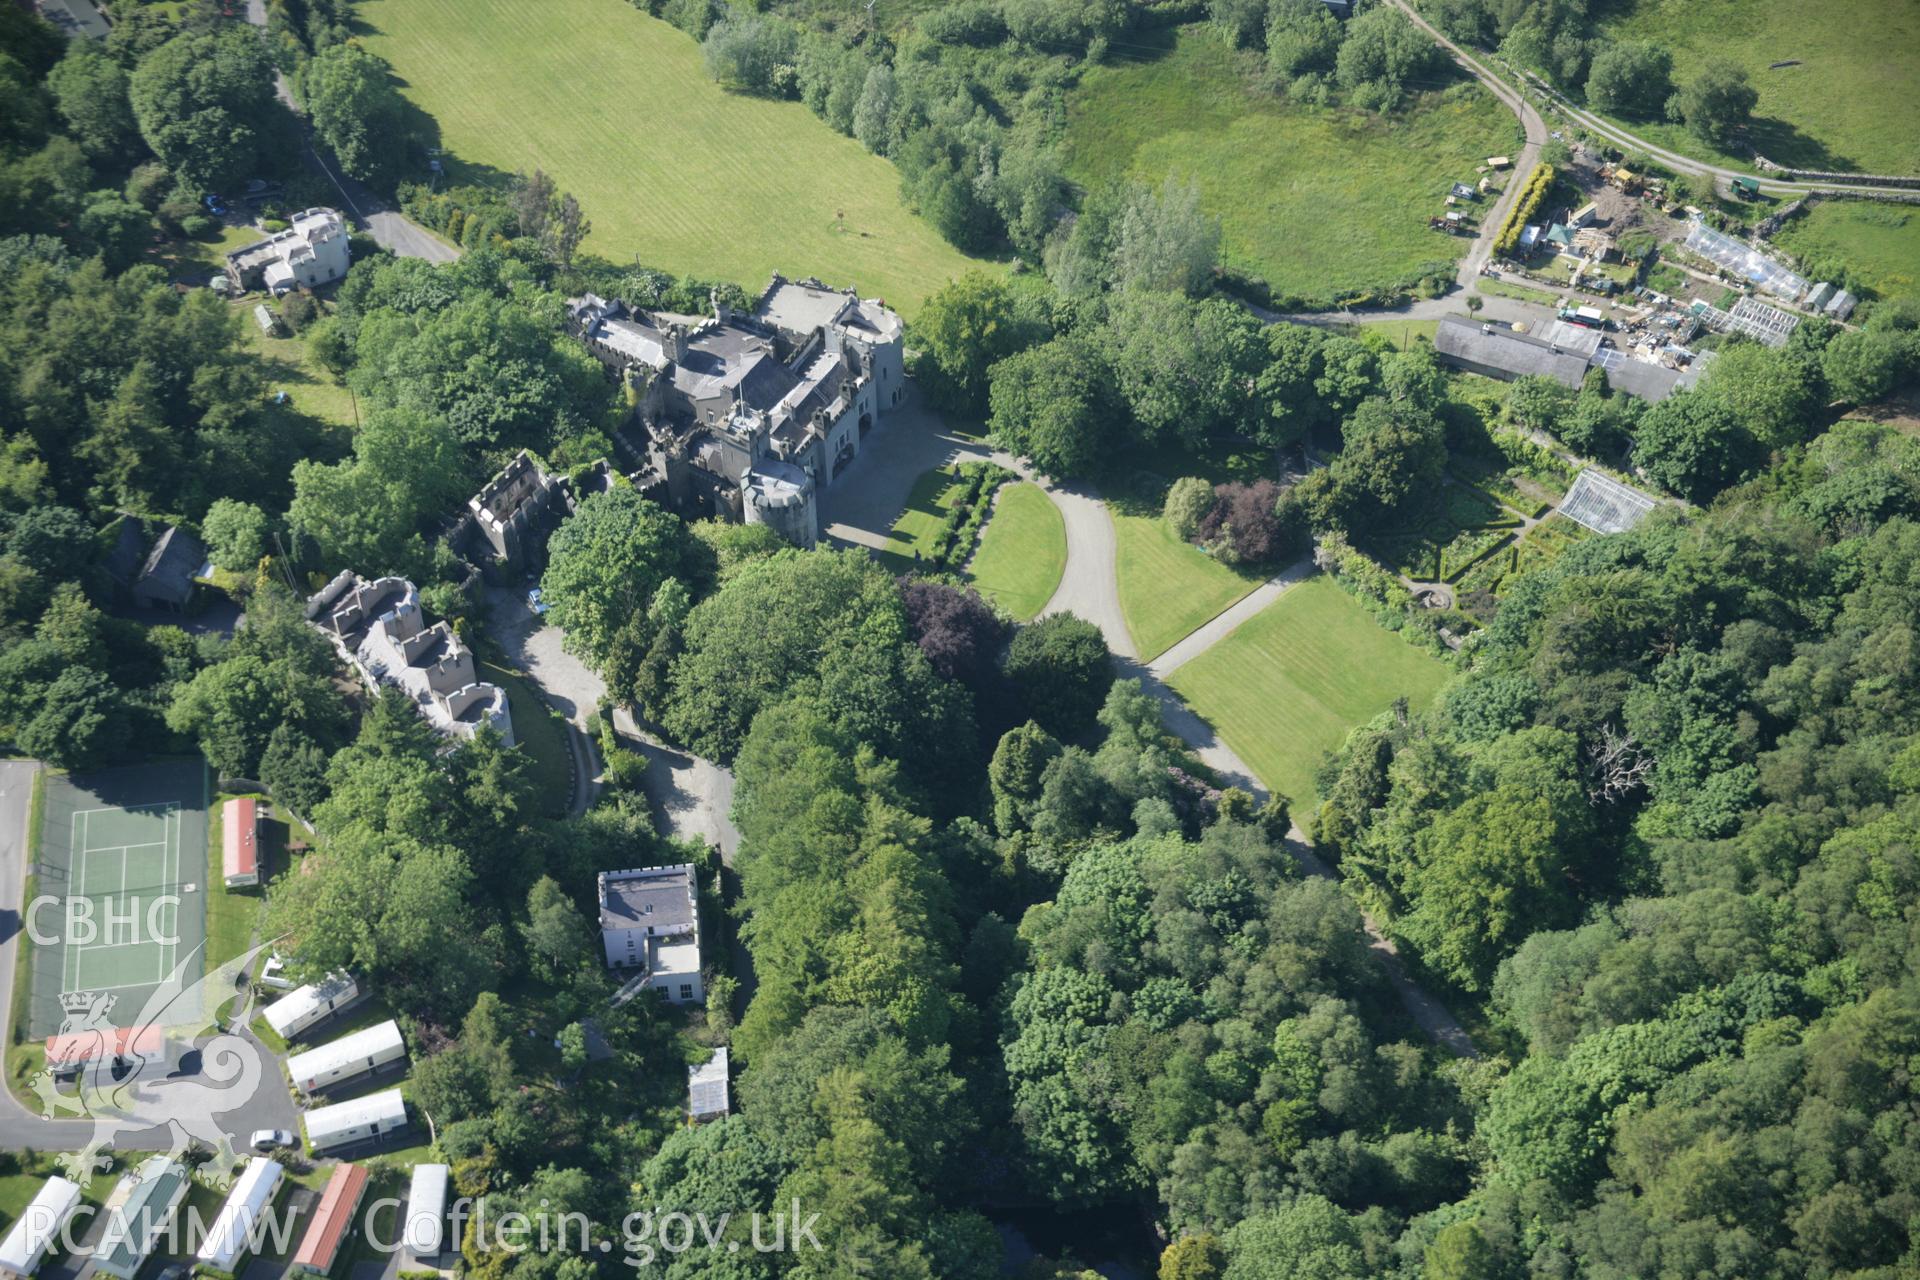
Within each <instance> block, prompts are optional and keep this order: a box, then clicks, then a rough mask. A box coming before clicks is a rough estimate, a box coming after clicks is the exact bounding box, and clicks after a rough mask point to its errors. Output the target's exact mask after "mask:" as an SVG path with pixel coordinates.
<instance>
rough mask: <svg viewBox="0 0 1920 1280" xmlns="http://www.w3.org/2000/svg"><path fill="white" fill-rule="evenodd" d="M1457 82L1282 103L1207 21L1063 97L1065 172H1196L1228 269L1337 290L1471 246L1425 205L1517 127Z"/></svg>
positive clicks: (1291, 290) (1304, 289) (1304, 290)
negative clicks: (1453, 92)
mask: <svg viewBox="0 0 1920 1280" xmlns="http://www.w3.org/2000/svg"><path fill="white" fill-rule="evenodd" d="M1140 38H1141V39H1143V40H1145V39H1148V37H1144V36H1143V37H1140ZM1458 92H1459V94H1460V96H1458V97H1447V98H1444V99H1442V98H1440V97H1438V96H1430V97H1428V98H1426V99H1424V100H1423V101H1422V102H1421V104H1420V105H1419V106H1418V107H1416V108H1415V109H1413V110H1412V111H1410V112H1408V113H1406V114H1404V115H1399V116H1392V117H1382V116H1373V115H1367V114H1364V113H1360V112H1348V111H1330V110H1323V109H1320V108H1315V107H1305V106H1295V105H1290V104H1288V103H1286V102H1284V101H1282V100H1281V99H1279V98H1277V97H1275V96H1274V95H1273V94H1272V93H1269V92H1267V91H1265V90H1262V89H1259V88H1257V87H1255V86H1254V85H1253V84H1252V82H1251V74H1250V72H1249V70H1248V64H1247V63H1245V62H1244V61H1243V60H1242V56H1241V55H1238V54H1236V53H1234V52H1233V51H1232V50H1230V49H1229V48H1228V47H1227V45H1226V43H1225V42H1224V41H1223V39H1222V38H1221V37H1220V36H1219V35H1218V34H1216V33H1215V32H1214V31H1213V29H1211V28H1209V27H1190V28H1186V29H1184V30H1182V31H1181V32H1180V33H1179V35H1178V39H1177V41H1176V42H1175V43H1174V44H1173V46H1172V48H1171V49H1170V51H1169V52H1167V53H1166V54H1165V55H1164V56H1161V57H1159V58H1157V59H1154V60H1151V61H1130V62H1126V63H1122V64H1120V65H1116V66H1110V67H1097V68H1095V69H1093V70H1092V71H1090V72H1088V73H1087V76H1086V79H1085V80H1084V81H1083V82H1082V85H1081V88H1080V90H1079V91H1078V92H1077V93H1076V94H1075V95H1074V96H1073V97H1072V98H1071V99H1070V100H1069V103H1068V110H1067V126H1068V127H1067V136H1066V161H1067V171H1068V174H1069V176H1071V177H1072V178H1073V179H1074V180H1075V181H1077V182H1080V183H1082V184H1085V185H1088V186H1092V185H1097V184H1099V183H1102V182H1105V181H1107V180H1108V179H1113V178H1119V177H1122V176H1129V175H1130V176H1132V177H1135V178H1139V179H1141V180H1143V181H1145V182H1148V183H1151V184H1154V185H1158V184H1159V183H1160V182H1161V181H1162V180H1164V179H1165V178H1166V177H1167V176H1168V175H1169V174H1171V175H1173V176H1174V177H1175V178H1177V179H1178V180H1180V181H1182V182H1184V181H1187V180H1189V179H1195V178H1197V179H1198V181H1199V184H1200V195H1201V203H1202V205H1203V206H1204V207H1205V208H1206V209H1207V211H1208V212H1210V213H1214V214H1217V215H1219V217H1220V220H1221V229H1222V240H1223V245H1222V249H1223V256H1224V258H1225V259H1226V261H1227V263H1228V264H1229V265H1231V266H1237V267H1241V268H1244V269H1246V270H1248V271H1251V272H1253V273H1255V274H1257V275H1260V276H1263V277H1265V278H1266V280H1267V281H1268V283H1270V284H1271V285H1272V286H1273V287H1274V288H1275V290H1277V291H1279V292H1282V293H1288V294H1296V295H1300V296H1306V297H1321V296H1330V295H1333V294H1335V293H1338V292H1341V291H1346V290H1355V289H1364V288H1366V287H1368V286H1371V285H1375V284H1379V283H1383V282H1387V281H1391V280H1395V279H1398V278H1400V277H1402V276H1404V275H1407V274H1409V273H1410V272H1412V271H1413V270H1414V269H1415V268H1417V267H1419V266H1420V265H1421V264H1423V263H1427V262H1434V261H1448V262H1451V261H1454V260H1457V259H1458V258H1459V257H1460V256H1461V255H1463V254H1464V253H1465V252H1466V251H1467V247H1468V241H1466V240H1464V239H1459V238H1456V237H1453V236H1448V235H1446V234H1445V233H1443V232H1439V231H1432V230H1429V229H1428V227H1427V216H1428V215H1429V214H1430V213H1438V212H1440V210H1441V207H1442V205H1441V201H1442V200H1443V198H1444V197H1445V196H1446V193H1447V184H1448V183H1449V182H1452V181H1455V180H1467V181H1471V180H1472V179H1473V176H1474V175H1473V166H1474V165H1476V164H1478V163H1480V162H1481V161H1482V160H1484V159H1485V158H1486V157H1487V156H1489V155H1492V154H1495V153H1497V152H1501V151H1509V150H1512V148H1513V145H1514V143H1515V140H1516V138H1517V137H1518V132H1517V130H1518V126H1517V125H1516V123H1515V122H1514V118H1513V116H1512V115H1511V114H1510V113H1509V112H1507V111H1506V110H1505V109H1504V108H1503V107H1501V106H1500V105H1499V104H1498V103H1497V102H1495V101H1494V99H1493V97H1492V96H1491V95H1490V94H1487V93H1485V92H1483V91H1481V90H1479V89H1477V88H1463V89H1462V90H1460V91H1458Z"/></svg>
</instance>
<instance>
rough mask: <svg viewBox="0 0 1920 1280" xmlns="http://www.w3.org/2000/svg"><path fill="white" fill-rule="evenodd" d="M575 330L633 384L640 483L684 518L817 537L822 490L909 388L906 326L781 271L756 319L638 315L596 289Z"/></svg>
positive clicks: (627, 439) (623, 435) (633, 459)
mask: <svg viewBox="0 0 1920 1280" xmlns="http://www.w3.org/2000/svg"><path fill="white" fill-rule="evenodd" d="M567 319H568V327H569V329H570V330H571V331H572V332H573V334H574V335H575V336H576V337H578V338H580V339H581V340H582V341H583V342H585V343H586V345H587V349H588V350H589V351H591V352H592V353H593V354H594V355H595V356H596V357H597V358H598V359H599V360H600V362H601V363H602V364H604V365H606V366H607V368H608V369H609V370H610V371H611V372H612V373H613V374H614V376H616V377H618V378H619V379H620V380H621V382H622V384H623V385H624V386H625V387H626V389H627V394H628V399H629V402H630V403H631V404H632V406H633V413H632V418H631V420H630V422H629V423H628V424H627V426H626V427H624V428H623V429H622V430H621V431H620V432H619V434H618V435H617V436H616V444H618V445H619V446H620V448H621V450H622V452H623V454H624V455H625V456H626V458H627V460H628V461H629V462H630V463H632V464H633V465H635V466H636V468H637V471H638V473H637V474H636V475H635V476H634V483H635V484H636V485H637V486H638V487H639V488H640V489H641V490H642V492H644V493H646V494H647V495H648V496H650V497H653V498H655V499H656V500H658V501H660V502H662V504H663V505H666V506H668V507H671V508H672V509H673V510H675V511H677V512H679V513H680V514H681V515H682V516H684V517H686V518H688V519H698V518H700V517H703V516H719V517H722V518H724V519H729V520H742V521H745V522H747V523H749V524H765V525H769V526H771V527H772V528H773V529H775V530H776V531H778V532H779V533H780V534H781V535H782V536H784V537H786V538H787V539H788V540H789V541H790V542H793V543H794V544H796V545H798V546H801V547H811V546H813V545H814V543H815V542H816V541H817V540H818V539H819V536H820V514H819V502H818V494H819V492H820V490H822V489H824V488H825V487H826V486H827V485H829V484H831V483H833V481H834V480H835V479H836V478H837V477H838V476H839V475H840V473H841V472H842V471H844V470H845V469H846V466H847V464H848V463H849V462H851V461H852V460H853V458H854V456H855V455H856V454H857V453H859V451H860V443H861V441H862V440H863V439H864V438H865V437H866V435H867V433H868V432H869V431H871V430H872V429H873V426H874V424H875V422H876V421H877V420H878V419H879V417H880V415H881V414H883V413H884V412H886V411H887V410H889V409H891V408H893V407H894V406H896V405H898V404H899V403H900V401H901V399H902V398H903V396H904V395H905V388H906V370H905V365H904V359H903V346H904V343H903V333H904V326H903V325H902V323H901V320H900V317H899V316H898V315H896V314H895V313H894V312H893V311H891V310H889V309H888V308H887V306H886V304H885V303H884V302H882V301H880V300H879V299H872V298H868V299H863V298H861V297H859V296H858V295H857V294H855V293H854V292H853V291H852V290H851V289H847V290H839V289H829V288H828V287H826V286H825V285H823V284H821V283H820V282H819V281H818V280H801V281H798V282H793V281H788V280H786V279H785V278H783V277H781V276H778V275H776V276H774V277H773V280H772V282H771V283H770V284H768V286H767V287H766V289H765V291H764V292H762V293H761V295H760V298H759V300H758V301H757V302H756V303H755V305H754V308H753V311H752V313H751V314H749V315H743V314H740V313H738V312H736V311H734V310H733V309H732V308H730V307H728V306H726V305H725V304H724V303H722V302H721V301H720V300H719V299H718V297H717V296H716V297H715V299H714V302H713V313H712V315H710V316H708V317H704V318H702V317H695V316H675V315H668V314H666V313H664V312H646V311H639V310H636V309H634V308H631V307H629V306H627V305H626V304H625V303H624V302H621V301H619V300H617V299H616V300H611V301H610V300H608V299H604V298H600V297H596V296H595V295H593V294H587V295H586V296H585V297H580V298H573V299H571V300H569V302H568V304H567Z"/></svg>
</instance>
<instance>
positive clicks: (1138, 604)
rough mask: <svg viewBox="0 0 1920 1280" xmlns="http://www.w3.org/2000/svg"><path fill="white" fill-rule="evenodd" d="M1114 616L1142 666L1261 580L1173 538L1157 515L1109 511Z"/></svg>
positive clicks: (1171, 531)
mask: <svg viewBox="0 0 1920 1280" xmlns="http://www.w3.org/2000/svg"><path fill="white" fill-rule="evenodd" d="M1113 532H1114V536H1115V539H1116V542H1117V546H1116V547H1115V557H1116V560H1117V562H1118V564H1117V576H1118V577H1119V580H1120V612H1121V613H1122V614H1123V615H1125V617H1126V620H1127V633H1128V634H1129V635H1131V636H1132V637H1133V647H1134V651H1135V652H1137V653H1138V654H1139V655H1140V660H1141V661H1142V662H1151V661H1152V660H1153V659H1155V658H1157V657H1159V656H1160V655H1161V654H1162V653H1165V652H1166V651H1167V649H1168V648H1170V647H1171V646H1172V645H1173V643H1174V642H1175V641H1177V640H1179V639H1180V638H1181V637H1182V636H1184V635H1186V634H1187V633H1188V632H1190V631H1192V630H1193V629H1194V628H1195V627H1198V626H1199V625H1200V624H1201V623H1203V622H1205V621H1207V620H1208V619H1209V618H1211V617H1213V616H1214V615H1215V614H1217V613H1219V612H1220V611H1221V610H1222V609H1225V608H1226V607H1227V606H1228V605H1230V604H1232V603H1233V602H1234V601H1235V600H1238V599H1239V598H1240V597H1241V596H1244V595H1245V594H1247V592H1249V591H1251V590H1253V589H1254V588H1255V587H1257V586H1259V585H1260V584H1261V582H1262V581H1264V580H1265V579H1264V577H1263V575H1261V574H1259V573H1241V572H1239V571H1238V570H1235V569H1230V568H1228V567H1227V566H1226V565H1224V564H1221V563H1220V562H1219V561H1218V560H1215V559H1214V558H1213V557H1212V556H1210V555H1208V554H1207V553H1206V552H1204V551H1202V550H1200V549H1199V548H1198V547H1195V546H1192V545H1191V544H1189V543H1185V542H1182V541H1181V540H1180V539H1179V538H1177V537H1175V536H1174V533H1173V530H1172V529H1170V528H1169V527H1168V526H1167V522H1166V521H1165V520H1162V519H1160V518H1159V517H1158V516H1138V515H1132V516H1130V515H1122V514H1120V513H1119V512H1118V511H1115V512H1114V513H1113Z"/></svg>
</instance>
